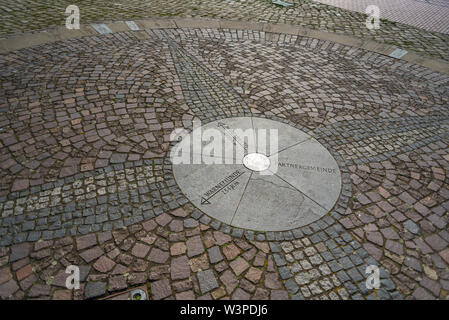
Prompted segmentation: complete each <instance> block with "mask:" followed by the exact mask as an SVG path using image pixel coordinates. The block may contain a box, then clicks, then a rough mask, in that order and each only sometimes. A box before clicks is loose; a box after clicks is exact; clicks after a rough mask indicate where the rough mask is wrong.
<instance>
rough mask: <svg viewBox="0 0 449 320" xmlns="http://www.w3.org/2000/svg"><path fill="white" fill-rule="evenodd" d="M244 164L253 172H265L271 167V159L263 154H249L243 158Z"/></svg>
mask: <svg viewBox="0 0 449 320" xmlns="http://www.w3.org/2000/svg"><path fill="white" fill-rule="evenodd" d="M243 164H244V165H245V167H246V168H248V169H250V170H252V171H257V172H260V171H264V170H267V169H268V168H269V167H270V159H268V157H267V156H266V155H264V154H263V153H257V152H255V153H249V154H247V155H246V156H245V157H244V158H243Z"/></svg>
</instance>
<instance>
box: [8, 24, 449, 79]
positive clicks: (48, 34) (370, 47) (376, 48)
mask: <svg viewBox="0 0 449 320" xmlns="http://www.w3.org/2000/svg"><path fill="white" fill-rule="evenodd" d="M136 27H137V28H138V29H137V28H136ZM169 28H172V29H173V28H210V29H240V30H253V31H264V32H268V33H280V34H290V35H301V36H306V37H310V38H315V39H320V40H327V41H331V42H335V43H339V44H343V45H347V46H351V47H355V48H360V49H364V50H367V51H371V52H376V53H378V54H382V55H386V56H390V57H392V58H396V59H400V60H404V61H407V62H410V63H413V64H417V65H420V66H423V67H426V68H428V69H431V70H433V71H437V72H441V73H444V74H449V63H448V62H445V61H443V60H440V59H435V58H429V57H425V56H423V55H422V54H418V53H416V52H412V51H407V50H403V49H400V48H397V47H395V46H391V45H386V44H382V43H379V42H376V41H372V40H363V39H360V38H356V37H351V36H346V35H340V34H335V33H329V32H325V31H319V30H312V29H307V28H303V27H299V26H293V25H288V24H270V23H260V22H246V21H237V20H206V19H186V18H183V19H162V18H161V19H143V20H136V21H114V22H105V23H99V24H88V25H81V27H80V29H79V30H69V29H66V28H65V27H59V28H55V29H49V30H46V31H41V32H38V33H27V34H24V35H20V36H16V37H11V38H7V39H2V40H0V54H4V53H7V52H10V51H15V50H20V49H24V48H28V47H32V46H38V45H41V44H46V43H52V42H56V41H60V40H68V39H75V38H82V37H87V36H95V35H98V34H105V33H115V32H125V31H131V32H136V33H139V31H142V30H148V29H169Z"/></svg>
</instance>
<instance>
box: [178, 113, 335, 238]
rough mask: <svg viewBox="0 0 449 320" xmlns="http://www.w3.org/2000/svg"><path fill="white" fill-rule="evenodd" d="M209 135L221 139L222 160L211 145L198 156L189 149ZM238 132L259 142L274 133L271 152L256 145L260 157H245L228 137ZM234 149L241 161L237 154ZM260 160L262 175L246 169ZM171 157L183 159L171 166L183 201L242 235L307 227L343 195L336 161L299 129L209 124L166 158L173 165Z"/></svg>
mask: <svg viewBox="0 0 449 320" xmlns="http://www.w3.org/2000/svg"><path fill="white" fill-rule="evenodd" d="M208 129H215V132H220V133H221V135H219V137H220V138H217V137H216V136H214V139H221V146H222V150H221V152H217V150H216V148H215V149H213V148H210V147H208V141H209V142H210V141H212V139H209V140H208V139H205V138H204V136H203V138H202V142H201V145H202V148H200V150H198V148H197V149H195V148H194V147H193V145H194V141H195V140H196V142H198V141H199V140H201V133H204V132H208ZM236 129H237V130H239V129H240V130H244V131H245V130H248V129H250V130H252V132H253V133H254V134H255V136H256V137H257V138H258V139H259V136H258V133H259V134H260V132H270V133H271V134H274V133H276V134H277V148H276V149H275V150H271V148H270V147H267V146H262V145H256V146H255V148H256V149H257V150H256V151H259V149H263V152H252V153H250V152H249V149H250V148H248V143H247V141H246V140H245V141H242V140H241V138H240V137H239V136H236V135H235V134H234V132H236V131H235V130H236ZM259 129H262V131H260V130H259ZM263 129H265V131H264V130H263ZM196 130H199V132H197V131H196ZM217 130H218V131H217ZM186 137H188V139H186ZM268 139H270V138H269V137H267V140H268ZM270 141H271V140H270ZM269 144H270V146H271V142H270V143H269ZM217 145H220V144H215V146H217ZM230 145H232V146H233V147H235V148H234V150H233V152H232V153H231V154H228V153H229V152H228V153H226V150H229V149H226V146H227V147H229V146H230ZM239 146H240V147H241V149H242V150H243V156H242V155H241V154H240V153H239V152H238V151H237V150H238V147H239ZM245 146H246V147H245ZM258 154H265V155H266V156H267V157H266V158H267V160H268V161H267V160H265V161H262V166H265V167H266V168H265V170H260V171H259V170H254V169H263V168H261V167H260V164H257V165H256V167H253V168H251V166H249V165H248V166H245V161H248V160H251V159H254V157H255V158H259V159H258V160H261V159H260V156H255V155H258ZM175 156H176V157H180V156H183V158H184V159H185V160H184V161H178V162H172V163H173V174H174V177H175V180H176V182H177V184H178V185H179V187H180V189H181V191H182V192H183V193H184V194H185V196H186V197H187V198H188V199H189V200H190V201H191V202H192V203H193V204H194V205H195V206H196V207H197V208H199V209H200V210H201V211H203V212H204V213H205V214H207V215H209V216H210V217H212V218H215V219H217V220H219V221H221V222H222V223H225V224H228V225H230V226H233V227H238V228H242V229H248V230H254V231H287V230H292V229H295V228H298V227H302V226H305V225H308V224H310V223H312V222H314V221H316V220H318V219H320V218H322V217H323V216H325V215H326V214H327V213H328V212H329V211H330V210H331V209H332V208H333V207H334V205H335V203H336V201H337V200H338V198H339V196H340V192H341V189H342V180H341V171H340V168H339V167H338V164H337V161H336V160H335V159H334V158H333V156H332V155H331V154H330V153H329V151H328V150H327V149H326V148H325V147H324V146H323V145H322V144H320V143H319V142H318V141H317V140H316V139H314V138H313V137H312V136H310V135H308V134H307V133H305V132H303V131H301V130H299V129H297V128H294V127H292V126H290V125H288V124H285V123H282V122H279V121H274V120H270V119H265V118H258V117H235V118H225V119H222V120H219V121H212V122H209V123H207V124H205V125H203V126H201V127H199V128H195V129H194V130H193V131H192V132H190V133H189V134H188V135H186V136H184V137H183V139H182V140H181V141H180V142H179V143H178V144H177V145H175V146H174V149H173V150H172V153H171V157H172V159H173V157H175ZM195 159H196V161H195ZM198 159H200V160H201V161H198ZM245 159H246V160H245ZM250 162H251V161H250ZM248 167H249V168H248Z"/></svg>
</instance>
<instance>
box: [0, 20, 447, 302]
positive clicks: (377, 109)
mask: <svg viewBox="0 0 449 320" xmlns="http://www.w3.org/2000/svg"><path fill="white" fill-rule="evenodd" d="M55 52H57V53H58V54H55ZM0 70H1V71H0V78H1V82H0V83H1V88H0V92H1V93H0V96H1V98H0V99H1V100H0V110H1V113H0V128H1V132H0V148H1V151H2V152H1V155H0V156H1V159H0V179H1V181H2V185H1V190H0V212H1V216H0V297H1V298H2V299H23V298H26V299H35V298H36V299H88V298H97V297H103V296H106V295H107V294H110V293H114V292H117V291H120V290H124V289H127V288H129V287H133V286H138V285H141V284H145V285H147V286H148V288H149V292H150V298H151V299H402V298H407V299H423V298H437V299H447V297H448V292H449V270H448V266H449V247H448V243H449V233H448V232H447V222H448V211H449V184H448V181H449V171H448V168H449V147H448V143H449V136H448V133H449V119H448V116H447V108H448V95H447V93H448V84H449V81H448V80H449V77H448V76H447V75H444V74H440V73H438V72H435V71H431V70H428V69H426V68H424V67H420V66H417V65H412V64H409V63H407V62H404V61H401V60H397V59H393V58H390V57H387V56H382V55H379V54H376V53H372V52H368V51H364V50H361V49H355V48H352V47H346V46H343V45H340V44H336V43H332V42H328V41H322V40H317V39H313V38H307V37H302V36H291V35H284V34H275V33H265V32H260V31H247V30H227V29H220V30H218V29H167V30H164V29H159V30H146V31H129V32H120V33H113V34H107V35H98V36H92V37H85V38H81V39H72V40H66V41H60V42H55V43H52V44H46V45H41V46H38V47H31V48H27V49H22V50H19V51H15V52H11V53H8V54H4V55H2V56H1V57H0ZM248 115H250V116H257V117H266V118H271V119H276V120H279V121H284V122H287V123H290V124H292V125H295V126H299V127H301V128H302V130H304V131H305V132H307V133H309V134H311V135H312V136H313V137H314V138H316V139H317V140H318V141H319V142H321V143H322V144H323V145H324V146H325V147H326V148H328V150H329V151H330V152H331V153H332V154H333V155H334V157H335V158H336V160H337V161H338V163H339V166H340V170H341V171H342V180H343V188H342V193H341V195H340V199H339V201H338V202H337V204H336V206H335V207H334V209H333V210H332V211H331V212H330V213H329V214H327V215H326V216H325V217H323V218H322V219H320V220H318V221H316V222H314V223H312V224H310V225H307V226H304V227H301V228H299V229H295V230H292V231H284V232H254V231H251V230H244V229H239V228H233V227H230V226H229V225H226V224H224V223H221V222H220V221H218V220H215V219H211V218H210V217H208V216H207V215H205V214H203V213H202V212H201V211H200V210H199V209H198V208H195V207H194V206H193V205H192V204H191V203H190V202H189V201H188V199H187V198H186V197H185V196H184V195H183V193H182V192H181V190H180V189H179V187H178V186H177V184H176V181H175V180H174V178H173V175H172V164H171V163H170V159H169V157H168V154H169V151H170V148H171V147H172V146H173V145H174V142H172V141H170V133H171V132H172V131H173V130H174V129H175V128H186V129H190V128H191V127H192V121H193V120H195V119H200V120H201V121H202V122H203V123H206V122H208V121H213V120H216V119H220V118H225V117H232V116H248ZM372 264H374V265H379V266H380V267H381V274H380V275H381V287H380V288H379V289H376V290H369V289H367V288H366V286H365V280H366V277H367V275H366V274H365V270H366V267H367V266H368V265H372ZM68 265H78V266H80V269H81V280H82V284H81V288H80V289H79V290H73V291H72V290H67V289H66V288H65V280H66V277H67V276H68V275H67V274H66V273H65V268H66V266H68Z"/></svg>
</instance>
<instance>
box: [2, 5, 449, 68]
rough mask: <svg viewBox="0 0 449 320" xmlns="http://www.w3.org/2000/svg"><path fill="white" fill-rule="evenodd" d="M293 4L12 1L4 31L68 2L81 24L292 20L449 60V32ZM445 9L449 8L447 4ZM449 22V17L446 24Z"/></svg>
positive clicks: (40, 19) (24, 26)
mask: <svg viewBox="0 0 449 320" xmlns="http://www.w3.org/2000/svg"><path fill="white" fill-rule="evenodd" d="M290 2H292V3H294V4H295V5H294V6H293V7H290V8H283V7H280V6H276V5H274V4H272V3H271V1H269V0H213V1H202V0H174V1H169V2H167V1H161V0H151V1H137V0H116V1H114V2H113V3H111V2H110V1H104V0H99V1H82V2H79V3H76V2H73V1H71V0H57V1H48V0H47V1H44V0H41V1H39V2H38V3H36V1H28V0H6V1H2V4H1V5H0V14H1V16H0V17H1V18H0V35H3V36H5V37H6V36H10V35H12V34H17V33H22V32H26V31H32V30H42V29H47V28H49V27H54V26H61V25H64V24H65V19H66V16H65V14H64V13H65V10H66V8H67V6H68V5H72V4H76V5H78V6H79V8H80V14H81V23H83V24H86V23H90V22H98V21H111V20H135V19H139V18H148V17H196V18H208V19H225V20H242V21H253V22H256V21H257V22H269V23H286V24H293V25H299V26H303V27H306V28H309V29H316V30H323V31H328V32H333V33H338V34H345V35H350V36H355V37H357V38H361V39H369V40H375V41H378V42H381V43H386V44H390V45H395V46H397V47H399V48H402V49H406V50H413V51H416V52H421V53H423V54H425V55H426V56H432V57H435V58H440V59H444V60H449V53H448V50H447V47H448V45H449V35H447V34H440V33H435V32H430V31H426V30H423V29H418V28H415V27H411V26H409V25H404V24H400V23H396V22H389V21H384V20H383V21H382V23H381V28H380V29H379V30H368V29H367V28H366V26H365V21H366V17H367V16H366V15H365V14H362V13H358V12H354V11H347V10H343V9H340V8H336V7H333V6H329V5H325V4H322V3H318V2H315V1H313V0H290ZM443 10H445V8H443ZM445 25H446V26H447V20H446V24H445Z"/></svg>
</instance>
